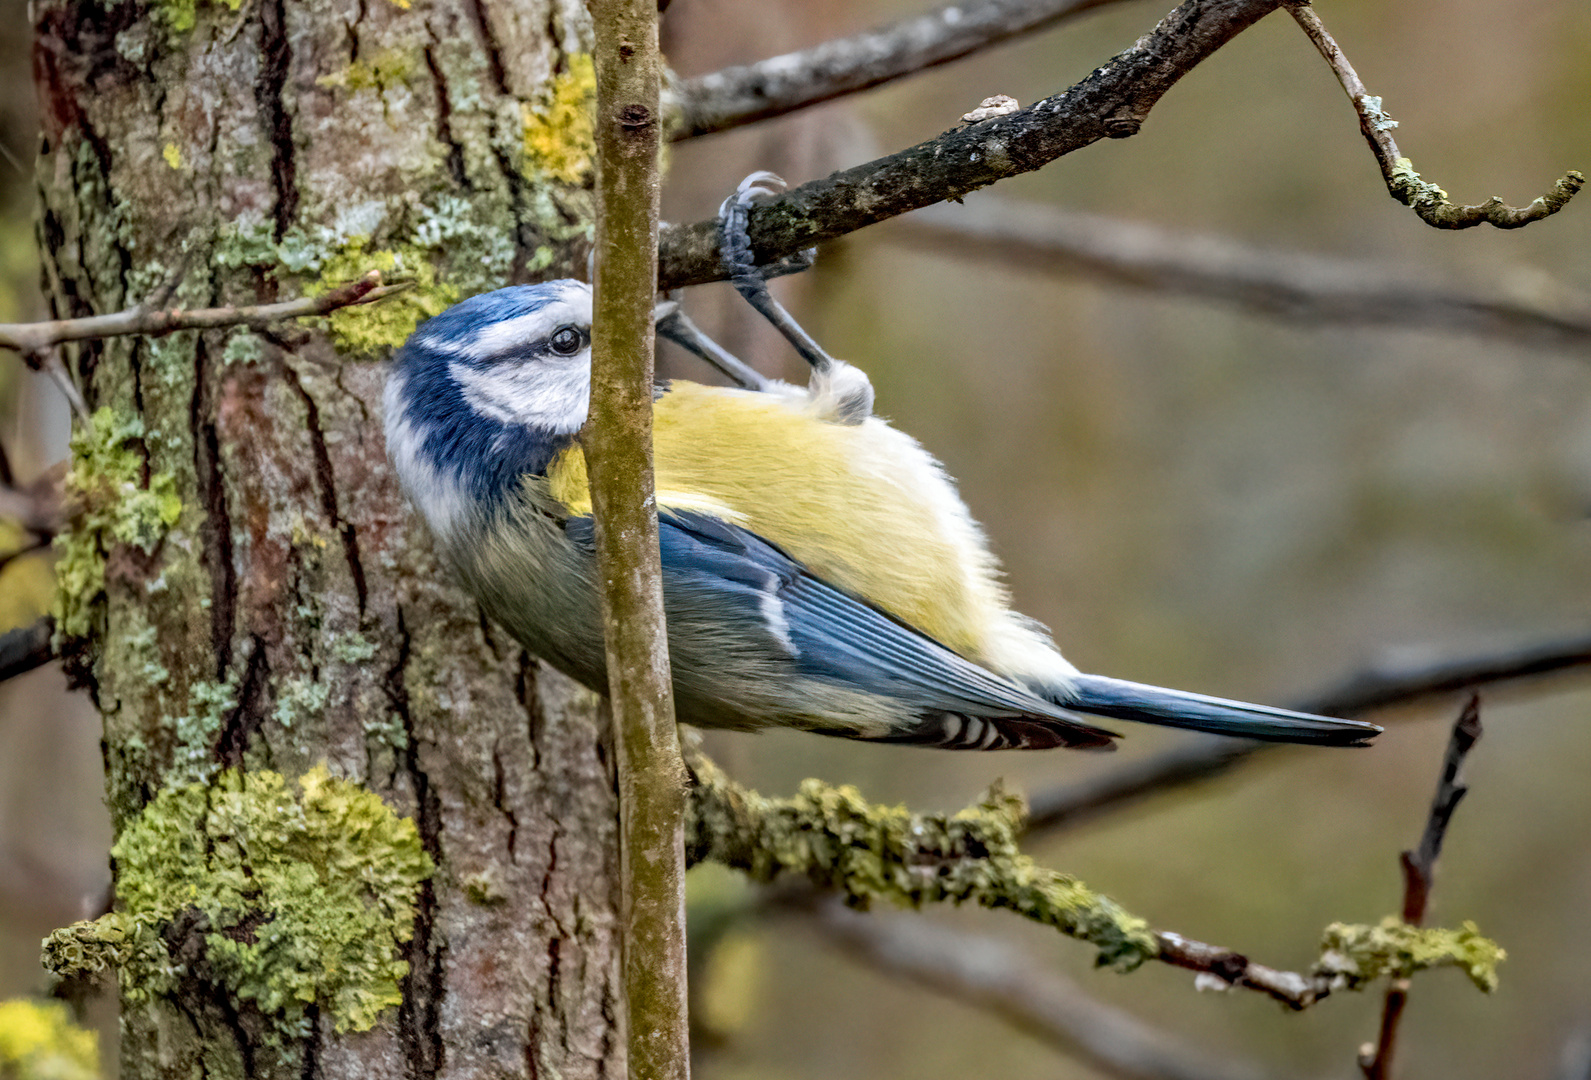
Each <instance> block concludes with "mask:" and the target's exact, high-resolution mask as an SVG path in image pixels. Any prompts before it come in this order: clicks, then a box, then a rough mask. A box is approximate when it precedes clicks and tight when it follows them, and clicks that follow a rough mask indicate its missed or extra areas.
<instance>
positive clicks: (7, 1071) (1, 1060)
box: [0, 998, 99, 1080]
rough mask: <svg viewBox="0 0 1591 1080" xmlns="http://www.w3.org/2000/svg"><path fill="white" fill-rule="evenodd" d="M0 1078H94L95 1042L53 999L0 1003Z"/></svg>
mask: <svg viewBox="0 0 1591 1080" xmlns="http://www.w3.org/2000/svg"><path fill="white" fill-rule="evenodd" d="M0 1077H4V1078H5V1080H98V1077H99V1041H98V1039H97V1038H96V1037H95V1035H94V1033H93V1032H92V1031H89V1030H88V1029H87V1028H82V1027H78V1026H77V1025H76V1024H74V1023H73V1022H72V1018H71V1016H70V1015H69V1014H68V1013H67V1010H66V1006H65V1005H63V1004H61V1003H60V1002H59V1001H47V1002H46V1001H28V1000H27V999H25V998H15V999H13V1000H11V1001H0Z"/></svg>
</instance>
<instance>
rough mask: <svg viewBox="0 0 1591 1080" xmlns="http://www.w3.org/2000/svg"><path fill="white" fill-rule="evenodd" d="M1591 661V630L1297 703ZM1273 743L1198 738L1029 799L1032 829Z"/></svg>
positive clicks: (1381, 674) (1339, 700) (1377, 675)
mask: <svg viewBox="0 0 1591 1080" xmlns="http://www.w3.org/2000/svg"><path fill="white" fill-rule="evenodd" d="M1588 664H1591V633H1586V634H1579V635H1575V636H1573V637H1566V638H1559V639H1555V640H1552V641H1546V642H1541V643H1539V644H1536V645H1531V646H1527V647H1524V648H1520V649H1513V650H1509V651H1507V652H1501V653H1489V654H1485V655H1481V656H1474V657H1467V658H1463V659H1459V660H1445V661H1439V662H1437V663H1431V664H1423V665H1420V666H1417V667H1409V668H1401V669H1374V668H1372V669H1370V670H1367V671H1363V672H1360V673H1358V674H1356V675H1353V676H1351V677H1349V678H1348V679H1346V680H1344V681H1343V682H1342V683H1341V684H1339V685H1338V686H1336V687H1334V688H1332V689H1329V690H1326V691H1324V692H1322V693H1318V694H1315V695H1313V696H1311V697H1307V698H1305V699H1303V700H1302V701H1300V702H1297V703H1296V704H1295V706H1294V707H1295V708H1298V709H1300V710H1301V711H1304V712H1313V713H1320V714H1323V715H1326V716H1345V717H1353V716H1358V715H1361V714H1363V713H1366V712H1369V711H1371V710H1373V709H1381V708H1387V707H1390V706H1393V705H1408V704H1412V703H1414V702H1418V701H1423V700H1426V699H1428V698H1434V697H1441V696H1444V695H1447V694H1452V693H1455V692H1457V691H1459V690H1465V689H1468V688H1471V687H1476V686H1489V685H1495V684H1497V683H1504V682H1512V681H1515V680H1519V679H1529V678H1537V677H1540V676H1542V675H1549V674H1553V673H1555V672H1560V671H1568V670H1571V669H1573V668H1579V667H1585V666H1586V665H1588ZM1269 745H1271V744H1268V743H1257V742H1249V741H1246V740H1238V739H1222V738H1217V737H1215V736H1198V737H1196V738H1190V739H1188V740H1186V741H1185V742H1184V743H1183V744H1182V745H1180V746H1177V747H1174V748H1173V749H1171V750H1167V751H1164V752H1162V753H1160V754H1157V755H1155V756H1154V757H1150V758H1147V759H1145V760H1143V761H1138V762H1132V763H1130V764H1128V765H1125V766H1121V767H1118V768H1115V769H1112V770H1110V771H1108V772H1105V773H1102V774H1101V775H1099V776H1094V777H1090V778H1089V779H1087V780H1083V781H1079V782H1077V783H1073V784H1067V785H1064V786H1061V787H1057V788H1053V789H1051V790H1049V791H1043V792H1039V793H1038V794H1036V795H1035V796H1033V798H1032V799H1031V800H1030V808H1031V809H1030V813H1029V816H1028V830H1029V832H1030V833H1033V832H1037V831H1042V830H1053V829H1058V828H1063V827H1067V826H1072V825H1076V824H1078V823H1079V822H1082V821H1086V820H1088V819H1090V818H1092V817H1095V816H1098V815H1099V814H1102V813H1105V812H1107V811H1110V810H1114V809H1116V808H1118V807H1120V806H1121V805H1123V804H1124V803H1128V802H1131V801H1133V800H1135V799H1141V798H1144V797H1146V796H1148V795H1154V794H1159V793H1160V792H1164V791H1171V790H1173V789H1175V788H1178V787H1182V786H1184V785H1187V784H1192V783H1196V782H1201V781H1204V780H1207V779H1210V778H1211V777H1214V776H1218V775H1220V774H1221V773H1223V772H1225V771H1226V770H1228V769H1230V768H1232V767H1233V766H1234V765H1236V764H1238V763H1239V762H1241V761H1243V760H1245V759H1247V758H1248V757H1250V756H1251V755H1253V754H1254V753H1255V752H1257V751H1259V750H1263V749H1265V748H1266V747H1267V746H1269Z"/></svg>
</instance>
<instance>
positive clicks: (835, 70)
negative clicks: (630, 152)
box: [672, 0, 1118, 139]
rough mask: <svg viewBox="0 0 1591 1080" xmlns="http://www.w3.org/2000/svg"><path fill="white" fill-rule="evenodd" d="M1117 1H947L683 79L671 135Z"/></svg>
mask: <svg viewBox="0 0 1591 1080" xmlns="http://www.w3.org/2000/svg"><path fill="white" fill-rule="evenodd" d="M1116 2H1118V0H985V2H984V3H973V4H951V5H949V6H947V7H943V8H940V9H939V10H937V11H933V12H929V13H928V14H926V15H916V16H913V17H911V18H909V19H902V20H901V21H899V22H896V23H892V24H891V25H889V26H885V27H881V28H879V29H877V30H869V31H867V32H865V33H861V34H856V35H854V36H852V37H847V38H837V39H835V40H833V41H826V42H824V43H823V44H821V45H814V46H813V47H812V48H810V49H802V50H800V51H799V52H792V53H785V54H784V55H783V56H774V57H770V58H769V59H767V60H759V61H758V62H757V63H755V64H747V65H744V66H741V67H732V68H725V69H724V70H722V71H715V72H712V73H710V74H707V75H698V76H697V77H695V78H693V79H686V80H685V81H684V82H683V83H681V84H680V85H679V87H678V89H677V91H676V92H675V94H674V95H673V96H674V97H675V102H674V103H673V104H675V105H676V107H677V109H678V113H677V119H675V120H674V121H673V123H674V126H673V130H672V137H673V138H675V139H690V138H694V137H695V136H698V135H710V134H712V133H713V132H715V131H726V130H728V129H730V128H734V127H740V126H741V125H743V124H751V123H755V122H757V121H758V120H767V119H770V118H772V117H775V116H783V115H784V114H786V113H790V112H795V111H796V110H797V109H804V108H806V107H807V106H809V105H816V104H818V103H819V102H824V101H832V100H833V99H834V98H837V97H842V96H844V95H846V94H854V93H856V92H858V91H860V90H867V89H869V88H871V87H874V86H879V85H881V84H883V83H887V82H892V81H894V80H896V79H899V78H902V77H903V76H906V75H913V74H916V73H917V72H919V71H924V70H926V69H928V68H931V67H935V66H937V65H939V64H944V63H948V62H950V61H952V60H959V59H960V58H961V57H963V56H968V55H970V54H971V53H974V52H978V51H979V50H981V49H987V48H989V47H990V46H992V45H998V44H1000V43H1001V42H1005V41H1010V40H1011V39H1012V38H1015V37H1018V36H1020V35H1023V34H1028V33H1032V32H1033V31H1036V30H1042V29H1044V28H1045V27H1048V26H1053V25H1054V24H1056V23H1058V22H1061V21H1063V20H1065V19H1068V18H1071V17H1072V16H1074V15H1079V14H1081V13H1082V12H1085V11H1088V10H1090V9H1091V8H1096V7H1101V6H1103V5H1105V4H1110V3H1116Z"/></svg>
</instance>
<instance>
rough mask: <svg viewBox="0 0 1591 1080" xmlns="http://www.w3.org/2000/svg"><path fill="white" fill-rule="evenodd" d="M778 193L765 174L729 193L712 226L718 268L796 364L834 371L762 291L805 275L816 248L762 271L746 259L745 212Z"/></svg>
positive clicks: (780, 186)
mask: <svg viewBox="0 0 1591 1080" xmlns="http://www.w3.org/2000/svg"><path fill="white" fill-rule="evenodd" d="M784 188H785V183H784V181H783V180H781V179H780V178H779V177H777V176H775V175H774V174H773V173H771V172H754V173H752V174H751V175H750V176H748V177H746V178H745V179H744V180H742V181H741V182H740V186H739V187H737V188H736V189H735V193H734V194H733V195H731V196H730V197H729V198H727V199H725V200H724V204H723V205H722V206H720V207H719V208H718V222H719V226H718V227H719V232H720V233H721V235H722V237H723V240H722V245H723V246H722V247H721V248H720V252H721V255H720V257H721V258H722V259H723V263H724V269H725V270H727V271H729V280H730V283H731V284H733V285H734V286H735V291H736V292H738V293H740V295H741V296H743V297H745V298H746V302H747V303H748V304H750V305H751V306H752V307H754V308H756V309H757V311H758V312H759V313H761V315H762V317H763V318H765V319H767V320H768V321H769V322H771V323H773V325H774V327H775V328H776V329H777V330H778V331H779V333H781V334H783V335H784V337H785V340H786V341H788V342H790V344H791V345H794V346H795V350H796V352H798V353H800V354H801V357H802V359H804V360H805V361H806V362H807V363H809V364H811V365H812V370H814V371H827V370H828V369H829V368H831V367H833V366H834V364H835V359H834V357H832V356H830V355H829V354H828V353H827V352H825V351H824V349H823V346H821V345H819V344H818V343H817V342H816V341H814V340H813V338H812V335H811V334H808V333H807V332H806V331H805V330H803V329H801V324H800V323H798V322H796V321H795V319H794V318H792V317H791V315H790V313H789V312H788V311H786V310H785V309H784V306H783V305H782V304H780V303H779V301H777V300H775V299H774V298H773V294H772V293H770V292H769V291H768V278H770V277H779V276H781V275H783V274H793V273H797V272H799V271H801V270H805V269H806V268H807V267H809V266H811V265H812V261H813V259H814V258H815V257H816V255H817V249H816V248H809V249H808V250H806V251H803V252H801V253H800V255H799V256H796V257H795V258H794V259H793V260H783V261H781V262H778V263H773V264H771V265H770V266H769V267H767V268H763V267H759V266H758V265H757V264H756V262H755V260H754V259H753V258H752V254H751V234H750V233H749V232H748V231H747V230H748V225H749V222H750V218H751V208H752V207H753V206H755V205H756V204H757V203H758V202H759V201H761V200H763V199H766V198H769V197H771V196H773V195H777V194H778V193H779V192H781V191H783V190H784Z"/></svg>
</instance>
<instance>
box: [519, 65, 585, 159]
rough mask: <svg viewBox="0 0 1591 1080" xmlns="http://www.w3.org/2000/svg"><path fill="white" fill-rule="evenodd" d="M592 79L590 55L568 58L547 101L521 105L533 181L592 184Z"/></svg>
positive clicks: (549, 89) (526, 156)
mask: <svg viewBox="0 0 1591 1080" xmlns="http://www.w3.org/2000/svg"><path fill="white" fill-rule="evenodd" d="M596 104H597V74H596V68H595V66H594V65H593V64H592V61H591V56H590V54H589V53H574V54H572V55H570V56H569V57H568V67H567V69H566V70H565V71H564V72H562V73H561V74H559V75H556V76H554V77H553V80H552V83H551V84H550V86H549V87H548V92H547V98H546V100H545V101H544V102H543V103H542V104H539V105H530V104H526V105H523V106H521V118H522V122H523V125H524V146H525V168H526V171H527V172H529V173H530V174H531V175H532V176H536V177H542V178H546V179H549V180H554V181H557V182H559V183H562V184H576V185H583V184H588V183H590V182H591V178H592V169H593V163H594V162H595V160H596V130H595V126H594V118H595V114H596Z"/></svg>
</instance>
